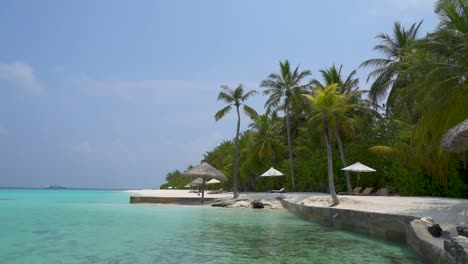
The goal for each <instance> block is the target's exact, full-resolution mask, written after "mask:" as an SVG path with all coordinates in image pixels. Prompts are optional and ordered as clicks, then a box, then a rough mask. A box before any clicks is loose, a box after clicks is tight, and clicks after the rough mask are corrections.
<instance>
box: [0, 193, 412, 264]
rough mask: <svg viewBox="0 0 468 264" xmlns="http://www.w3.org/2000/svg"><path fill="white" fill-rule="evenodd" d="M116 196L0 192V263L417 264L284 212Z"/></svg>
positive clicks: (378, 244)
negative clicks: (156, 202)
mask: <svg viewBox="0 0 468 264" xmlns="http://www.w3.org/2000/svg"><path fill="white" fill-rule="evenodd" d="M128 200H129V195H128V194H127V193H124V192H121V191H99V190H97V191H96V190H5V189H4V190H0V228H1V236H0V259H1V263H421V262H420V261H419V259H418V258H417V257H416V255H415V254H414V253H413V252H411V251H409V250H408V249H407V248H406V247H405V246H401V245H397V244H392V243H388V242H385V241H381V240H375V239H370V238H367V237H364V236H360V235H357V234H354V233H349V232H343V231H337V230H333V229H328V228H325V227H323V226H320V225H317V224H314V223H311V222H308V221H304V220H302V219H300V218H298V217H296V216H294V215H292V214H290V213H288V212H287V211H285V210H273V211H270V210H249V209H223V208H211V207H208V206H205V207H201V206H169V205H130V204H129V202H128Z"/></svg>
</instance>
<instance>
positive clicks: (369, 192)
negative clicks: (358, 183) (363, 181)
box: [358, 187, 374, 195]
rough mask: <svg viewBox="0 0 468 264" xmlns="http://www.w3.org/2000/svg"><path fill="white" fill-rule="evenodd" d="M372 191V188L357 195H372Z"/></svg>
mask: <svg viewBox="0 0 468 264" xmlns="http://www.w3.org/2000/svg"><path fill="white" fill-rule="evenodd" d="M372 190H374V188H372V187H368V188H365V189H364V191H362V193H359V194H358V195H372Z"/></svg>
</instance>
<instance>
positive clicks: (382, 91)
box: [361, 21, 422, 114]
mask: <svg viewBox="0 0 468 264" xmlns="http://www.w3.org/2000/svg"><path fill="white" fill-rule="evenodd" d="M421 24H422V21H421V22H419V23H414V24H413V25H411V27H410V28H409V29H408V30H407V29H405V28H404V27H403V26H401V24H400V23H399V22H395V24H394V25H393V35H392V36H390V35H388V34H384V33H380V34H379V35H377V38H378V39H380V41H381V44H379V45H376V46H375V47H374V50H376V51H378V52H380V53H382V54H383V55H384V58H376V59H369V60H366V61H364V62H363V63H362V64H361V67H371V68H374V70H373V71H371V72H370V73H369V76H368V78H367V81H369V80H370V79H371V78H375V79H374V82H373V83H372V85H371V88H370V92H369V96H370V99H371V100H372V101H373V103H374V104H377V103H378V101H379V100H381V99H384V98H385V96H387V94H388V99H387V103H386V104H387V107H389V108H392V107H393V106H394V104H395V97H396V93H397V92H398V90H399V89H400V88H401V87H404V86H405V84H406V81H407V80H406V79H405V78H404V76H401V75H400V73H401V71H402V70H403V69H402V65H401V62H403V61H405V58H406V56H407V55H408V54H410V53H411V52H412V50H411V46H412V44H413V43H414V42H415V41H416V38H417V34H418V31H419V28H420V26H421ZM388 90H390V92H388ZM406 107H407V108H408V110H409V111H410V112H411V111H412V109H411V107H410V106H409V104H406ZM410 114H412V113H410Z"/></svg>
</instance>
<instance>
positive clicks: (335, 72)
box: [311, 65, 362, 192]
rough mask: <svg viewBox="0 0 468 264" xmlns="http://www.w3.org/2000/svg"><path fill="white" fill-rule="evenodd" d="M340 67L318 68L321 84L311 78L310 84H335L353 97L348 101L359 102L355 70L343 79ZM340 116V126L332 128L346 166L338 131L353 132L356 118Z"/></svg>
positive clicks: (348, 182) (348, 181)
mask: <svg viewBox="0 0 468 264" xmlns="http://www.w3.org/2000/svg"><path fill="white" fill-rule="evenodd" d="M342 68H343V66H340V68H339V69H337V68H336V67H335V65H332V66H331V67H330V68H328V69H327V68H325V69H321V70H319V72H320V74H321V75H322V79H323V84H322V83H321V82H320V81H319V80H317V79H313V80H312V81H311V84H312V85H315V86H316V87H321V88H325V87H326V86H328V85H332V84H337V92H339V93H341V94H347V95H351V97H352V98H353V99H354V100H349V103H351V101H355V102H360V101H361V94H362V92H361V91H360V90H358V89H357V86H358V83H359V79H357V78H355V77H354V76H355V75H356V71H355V70H354V71H352V72H351V73H350V74H349V75H348V77H347V78H346V80H345V81H343V79H342V77H341V69H342ZM351 97H350V98H351ZM341 118H342V120H340V122H339V124H340V125H341V126H340V127H336V129H334V136H335V139H336V142H337V143H338V148H339V150H340V158H341V163H342V165H343V167H346V166H348V163H347V161H346V157H345V153H344V147H343V141H342V140H341V134H340V133H341V132H345V131H347V132H348V133H349V134H354V132H355V130H356V123H357V122H356V121H358V120H357V119H350V118H349V116H346V115H342V116H341ZM345 175H346V187H347V189H348V192H351V191H352V190H353V187H352V184H351V176H350V174H349V171H345Z"/></svg>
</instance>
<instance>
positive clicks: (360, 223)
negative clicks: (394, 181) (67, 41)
mask: <svg viewBox="0 0 468 264" xmlns="http://www.w3.org/2000/svg"><path fill="white" fill-rule="evenodd" d="M281 203H282V205H283V207H284V208H286V209H287V210H289V211H290V212H291V213H293V214H295V215H298V216H299V217H301V218H303V219H306V220H311V221H314V222H316V223H319V224H323V225H326V226H329V227H333V228H337V229H342V230H348V231H352V232H356V233H359V234H363V235H367V236H370V237H375V238H380V239H384V240H387V241H392V242H397V243H401V244H406V245H407V246H408V247H409V248H410V249H412V250H413V251H415V252H416V253H417V254H418V255H419V256H420V257H421V259H422V260H423V261H424V262H425V263H436V264H442V263H444V264H445V263H447V264H458V263H464V264H466V263H468V262H465V261H466V259H465V256H466V251H464V250H463V245H462V248H461V249H462V250H461V251H460V248H459V243H458V242H457V240H456V239H453V238H452V237H450V235H448V234H444V236H443V237H441V238H434V237H432V235H430V234H429V232H428V231H427V226H426V225H425V224H424V223H423V222H422V221H421V220H419V218H418V217H414V216H407V215H394V214H384V213H374V212H365V211H355V210H347V209H337V208H332V207H313V206H307V205H304V204H298V203H296V202H292V201H288V200H287V199H284V200H282V201H281ZM460 239H464V238H460ZM444 243H445V244H447V245H448V246H447V245H444ZM453 244H455V246H451V247H450V245H453ZM444 247H445V248H447V247H449V248H455V249H454V250H450V249H448V250H449V251H447V250H446V249H444ZM457 250H458V251H457ZM450 251H452V252H450Z"/></svg>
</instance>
